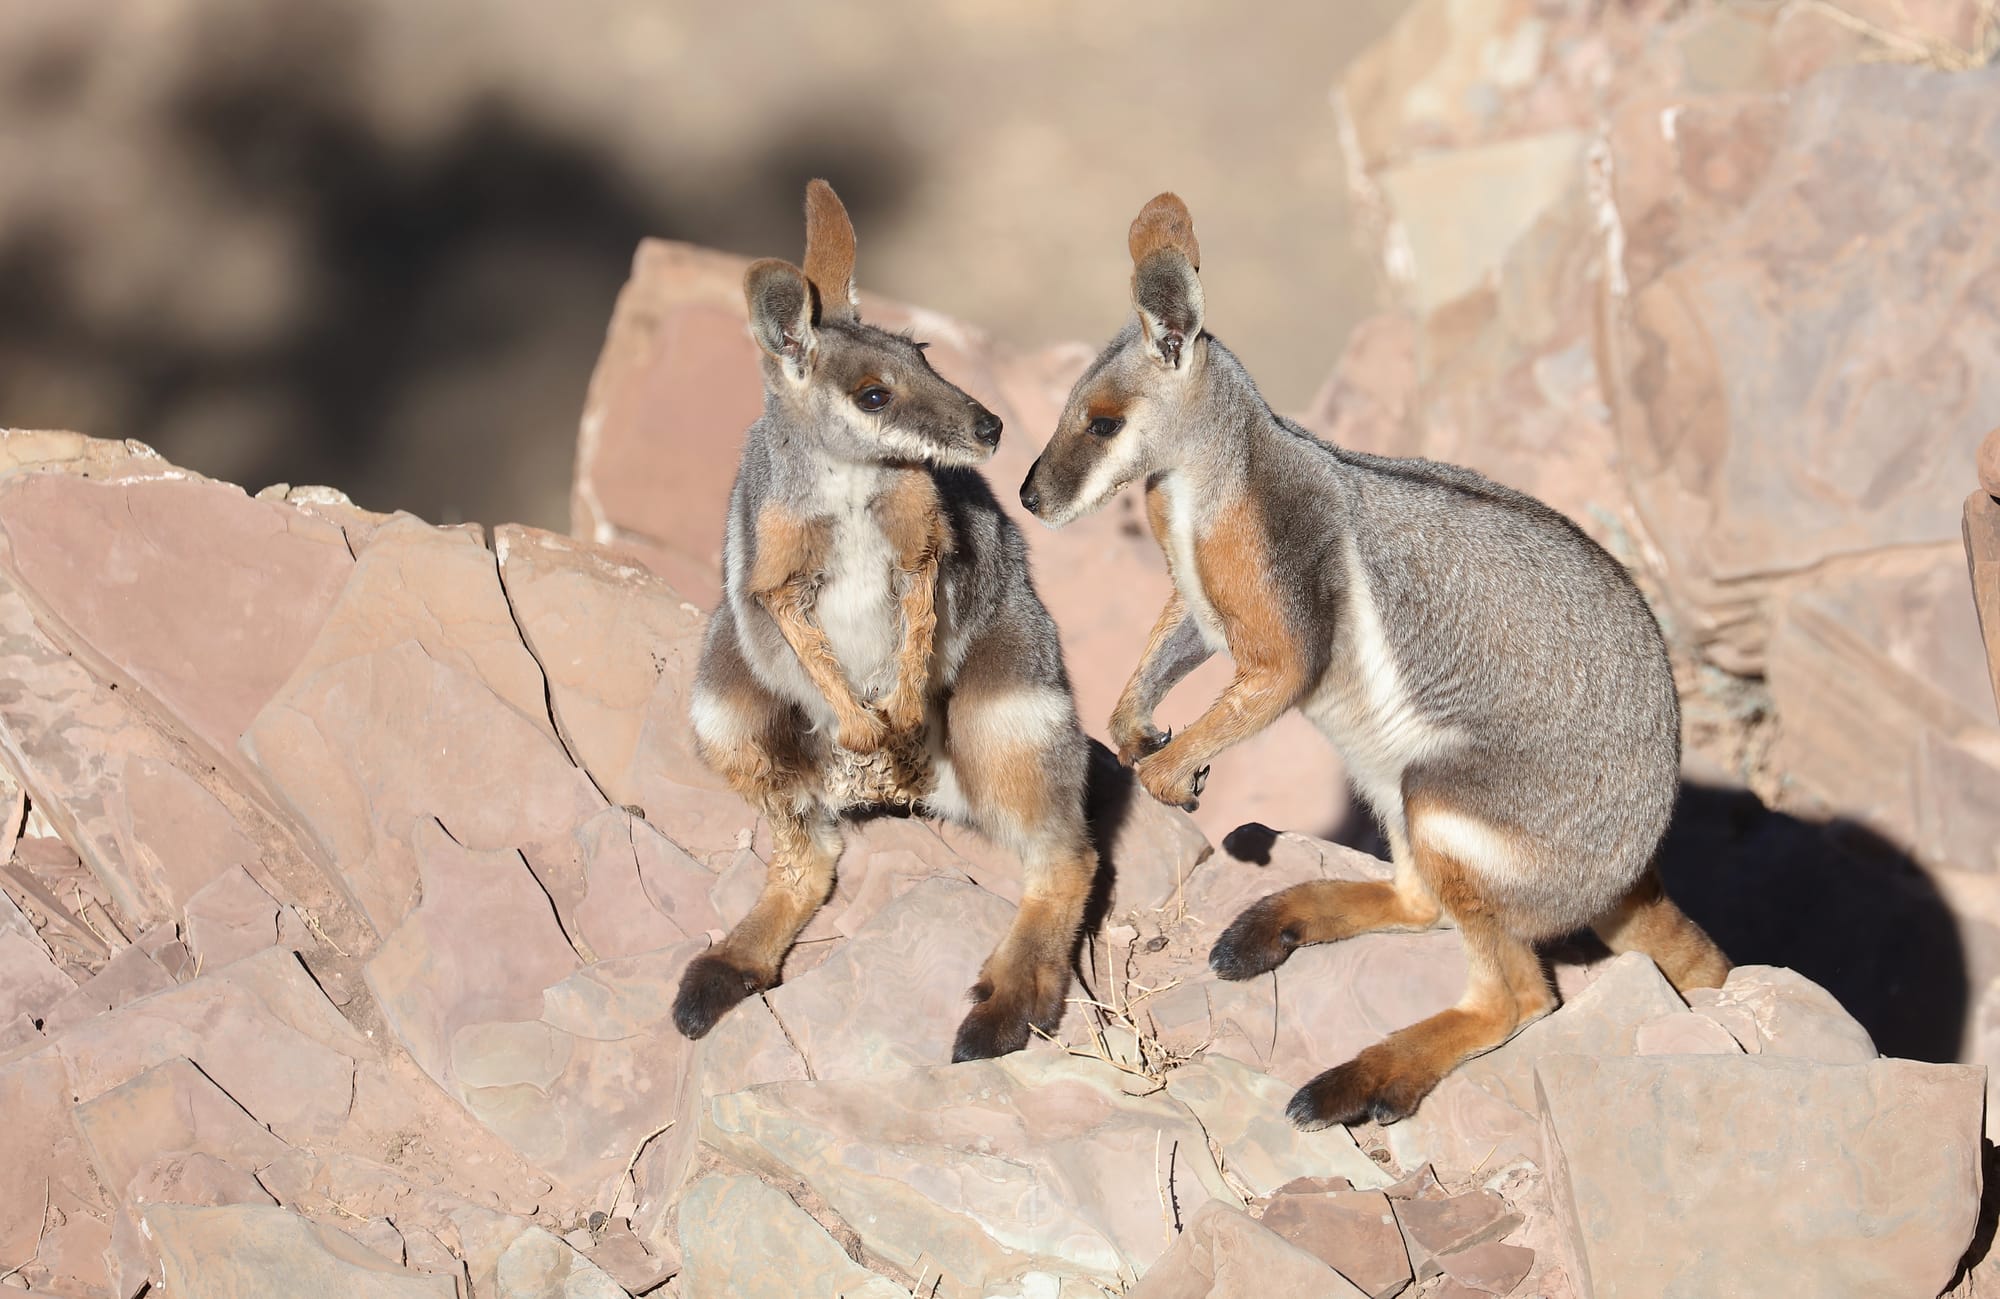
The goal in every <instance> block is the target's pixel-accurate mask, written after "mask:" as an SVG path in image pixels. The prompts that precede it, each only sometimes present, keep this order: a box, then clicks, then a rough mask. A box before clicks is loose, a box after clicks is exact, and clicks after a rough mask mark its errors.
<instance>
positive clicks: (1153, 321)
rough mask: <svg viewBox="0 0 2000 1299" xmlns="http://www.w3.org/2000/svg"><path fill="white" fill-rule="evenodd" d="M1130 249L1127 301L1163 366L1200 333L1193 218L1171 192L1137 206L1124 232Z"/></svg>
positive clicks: (1172, 363)
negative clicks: (1130, 228) (1129, 284)
mask: <svg viewBox="0 0 2000 1299" xmlns="http://www.w3.org/2000/svg"><path fill="white" fill-rule="evenodd" d="M1126 244H1127V246H1128V247H1129V248H1130V249H1131V250H1132V305H1133V306H1134V307H1135V308H1137V310H1138V312H1139V323H1140V325H1141V326H1142V327H1143V328H1144V330H1145V333H1146V350H1147V351H1148V352H1149V353H1151V354H1152V357H1153V359H1154V360H1156V361H1158V362H1159V363H1160V364H1161V365H1163V366H1165V367H1166V368H1167V369H1169V370H1177V369H1179V368H1180V365H1181V359H1182V357H1183V355H1184V354H1185V351H1186V348H1187V343H1188V340H1189V339H1191V338H1194V337H1195V336H1196V335H1198V334H1200V333H1201V317H1202V299H1201V279H1200V277H1199V276H1197V275H1196V274H1195V272H1196V271H1198V270H1200V269H1201V245H1200V244H1199V243H1197V242H1196V241H1195V237H1194V218H1193V217H1192V216H1191V215H1189V214H1188V210H1187V204H1185V203H1183V202H1181V201H1180V198H1179V197H1178V196H1176V195H1174V194H1161V195H1159V196H1157V197H1155V198H1154V199H1153V201H1152V202H1150V203H1148V204H1146V206H1145V207H1143V208H1140V209H1139V215H1138V216H1137V217H1135V218H1133V220H1132V230H1131V232H1130V234H1128V235H1127V236H1126Z"/></svg>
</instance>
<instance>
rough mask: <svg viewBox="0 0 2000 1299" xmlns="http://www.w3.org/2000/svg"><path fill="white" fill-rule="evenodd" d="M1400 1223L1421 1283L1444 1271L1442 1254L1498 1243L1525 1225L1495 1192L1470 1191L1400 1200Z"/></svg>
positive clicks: (1397, 1218)
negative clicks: (1441, 1259) (1501, 1238)
mask: <svg viewBox="0 0 2000 1299" xmlns="http://www.w3.org/2000/svg"><path fill="white" fill-rule="evenodd" d="M1396 1222H1397V1224H1398V1225H1400V1226H1401V1227H1402V1229H1403V1239H1404V1241H1405V1242H1406V1243H1407V1244H1408V1245H1409V1248H1410V1266H1411V1268H1412V1269H1413V1270H1414V1271H1415V1272H1416V1276H1417V1280H1419V1281H1428V1280H1430V1279H1431V1278H1432V1277H1434V1276H1436V1275H1437V1274H1438V1273H1439V1272H1441V1271H1442V1270H1443V1265H1442V1264H1441V1263H1440V1262H1439V1257H1440V1256H1441V1255H1444V1254H1452V1253H1456V1252H1458V1251H1459V1250H1464V1249H1470V1248H1472V1247H1473V1246H1474V1245H1483V1244H1485V1243H1486V1242H1487V1241H1490V1240H1498V1239H1500V1237H1502V1236H1504V1235H1506V1234H1507V1233H1508V1232H1510V1231H1512V1230H1514V1228H1516V1227H1518V1226H1520V1225H1521V1215H1519V1214H1518V1213H1515V1212H1513V1211H1512V1210H1510V1209H1509V1208H1508V1207H1507V1202H1506V1201H1505V1200H1503V1199H1501V1198H1500V1197H1499V1196H1498V1195H1496V1194H1494V1193H1493V1192H1492V1191H1470V1192H1467V1193H1466V1194H1464V1195H1454V1196H1451V1197H1449V1198H1447V1199H1410V1200H1398V1201H1396Z"/></svg>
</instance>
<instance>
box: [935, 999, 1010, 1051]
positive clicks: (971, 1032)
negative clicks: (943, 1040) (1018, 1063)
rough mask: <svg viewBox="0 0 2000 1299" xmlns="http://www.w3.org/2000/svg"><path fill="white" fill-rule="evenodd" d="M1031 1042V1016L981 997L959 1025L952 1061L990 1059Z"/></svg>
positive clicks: (952, 1045)
mask: <svg viewBox="0 0 2000 1299" xmlns="http://www.w3.org/2000/svg"><path fill="white" fill-rule="evenodd" d="M1026 1045H1028V1017H1027V1016H1026V1015H1023V1014H1021V1013H1019V1012H1018V1011H1010V1010H1008V1009H1007V1008H1005V1007H1002V1006H1001V1005H999V1004H998V1003H996V1002H993V1001H982V1002H981V1003H979V1004H978V1005H977V1006H974V1007H973V1008H972V1013H971V1014H969V1015H967V1016H966V1017H965V1021H964V1022H963V1023H961V1024H960V1025H959V1026H958V1036H957V1037H956V1038H954V1039H953V1040H952V1044H951V1062H952V1063H953V1064H964V1063H965V1062H966V1061H967V1060H991V1059H993V1058H994V1057H995V1056H1002V1055H1011V1054H1012V1053H1014V1052H1015V1051H1018V1050H1020V1049H1021V1048H1022V1047H1024V1046H1026Z"/></svg>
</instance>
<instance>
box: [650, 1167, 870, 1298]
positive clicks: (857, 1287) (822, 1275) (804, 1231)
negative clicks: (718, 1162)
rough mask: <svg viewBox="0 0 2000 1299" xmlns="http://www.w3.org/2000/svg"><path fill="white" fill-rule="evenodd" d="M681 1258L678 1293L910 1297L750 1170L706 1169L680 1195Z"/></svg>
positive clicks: (697, 1295)
mask: <svg viewBox="0 0 2000 1299" xmlns="http://www.w3.org/2000/svg"><path fill="white" fill-rule="evenodd" d="M679 1235H680V1242H681V1249H682V1250H683V1251H684V1252H685V1254H686V1258H687V1263H686V1266H685V1268H684V1269H683V1270H682V1272H681V1274H680V1280H679V1285H680V1294H681V1299H793V1296H795V1295H840V1296H842V1299H909V1293H908V1292H907V1291H905V1290H904V1289H903V1288H902V1287H900V1286H898V1285H896V1284H895V1283H893V1282H891V1281H889V1280H888V1279H887V1278H885V1277H881V1276H878V1275H876V1274H875V1273H873V1272H870V1271H869V1270H868V1269H867V1268H865V1267H862V1266H861V1265H860V1264H859V1263H856V1262H855V1261H854V1260H853V1259H851V1258H849V1257H848V1256H847V1254H846V1252H845V1251H843V1250H842V1249H841V1248H840V1246H839V1245H838V1244H836V1243H835V1241H834V1239H833V1237H831V1236H829V1235H827V1234H826V1230H825V1229H824V1228H823V1227H821V1226H820V1225H819V1224H818V1223H817V1222H814V1221H813V1220H812V1218H811V1216H810V1215H808V1214H807V1213H806V1211H805V1210H803V1209H801V1208H799V1206H798V1205H796V1204H794V1203H792V1201H791V1200H790V1199H789V1198H787V1196H786V1195H785V1193H784V1192H782V1191H780V1190H778V1189H777V1188H775V1187H772V1186H770V1185H767V1184H766V1183H764V1182H761V1181H759V1180H758V1179H756V1178H754V1177H746V1176H743V1175H740V1174H738V1175H730V1174H713V1175H711V1176H708V1177H704V1178H702V1179H701V1180H700V1181H699V1182H696V1183H695V1184H694V1186H693V1187H692V1188H690V1189H689V1191H688V1193H687V1196H686V1197H685V1198H684V1199H683V1200H682V1201H681V1208H680V1225H679Z"/></svg>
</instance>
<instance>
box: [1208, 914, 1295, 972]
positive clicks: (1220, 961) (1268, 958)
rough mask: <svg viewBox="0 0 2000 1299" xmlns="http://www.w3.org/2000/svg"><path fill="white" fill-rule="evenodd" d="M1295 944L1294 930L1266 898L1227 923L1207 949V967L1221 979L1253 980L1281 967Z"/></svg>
mask: <svg viewBox="0 0 2000 1299" xmlns="http://www.w3.org/2000/svg"><path fill="white" fill-rule="evenodd" d="M1298 945H1299V936H1298V933H1297V931H1296V930H1293V929H1292V928H1290V927H1289V926H1287V925H1285V924H1284V923H1283V922H1282V917H1281V915H1280V912H1279V908H1278V907H1276V906H1274V905H1273V899H1272V898H1266V899H1264V900H1263V901H1262V902H1258V903H1255V904H1253V905H1252V906H1250V907H1248V908H1246V909H1245V910H1244V912H1243V914H1242V915H1240V916H1238V917H1236V919H1234V920H1232V921H1230V922H1229V927H1228V928H1227V929H1224V930H1223V931H1222V933H1221V935H1220V936H1218V937H1217V938H1216V940H1215V946H1213V947H1211V948H1209V951H1208V967H1209V968H1210V969H1212V970H1214V971H1215V972H1216V974H1217V975H1219V976H1221V977H1222V978H1225V979H1254V978H1256V977H1257V976H1258V975H1260V974H1267V973H1269V972H1270V971H1272V970H1275V969H1277V968H1278V967H1279V966H1280V965H1283V964H1284V963H1285V960H1286V958H1287V957H1289V956H1290V955H1291V954H1292V952H1293V951H1294V950H1296V949H1297V947H1298Z"/></svg>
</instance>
